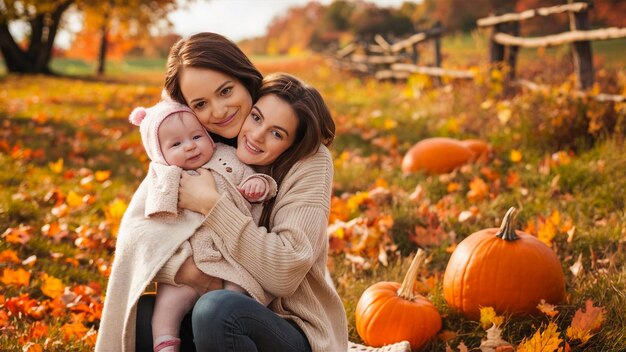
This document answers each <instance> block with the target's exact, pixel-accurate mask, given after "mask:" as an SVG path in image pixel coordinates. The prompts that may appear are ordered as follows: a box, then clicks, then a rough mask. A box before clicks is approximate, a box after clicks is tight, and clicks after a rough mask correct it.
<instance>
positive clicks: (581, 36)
mask: <svg viewBox="0 0 626 352" xmlns="http://www.w3.org/2000/svg"><path fill="white" fill-rule="evenodd" d="M589 7H590V6H589V4H588V3H586V2H576V3H569V4H566V5H560V6H552V7H543V8H539V9H533V10H527V11H524V12H521V13H508V14H504V15H500V16H490V17H487V18H481V19H479V20H478V22H477V24H478V27H483V28H491V29H492V31H491V44H490V53H489V57H490V60H491V63H492V64H498V63H506V65H507V66H508V68H509V71H508V72H509V73H508V78H509V81H513V80H514V79H515V66H516V62H517V54H518V52H519V48H540V47H550V46H556V45H564V44H572V49H573V54H574V55H573V56H574V67H575V70H576V78H577V84H578V88H580V89H587V88H590V87H591V86H592V85H593V82H594V69H593V55H592V50H591V41H595V40H607V39H616V38H626V28H615V27H613V28H601V29H595V30H591V29H590V25H589V16H588V10H589ZM564 12H567V13H568V14H569V18H570V30H569V31H566V32H563V33H559V34H554V35H547V36H543V37H537V38H527V37H520V36H519V35H520V23H521V22H522V21H524V20H528V19H531V18H533V17H536V16H550V15H554V14H559V13H564Z"/></svg>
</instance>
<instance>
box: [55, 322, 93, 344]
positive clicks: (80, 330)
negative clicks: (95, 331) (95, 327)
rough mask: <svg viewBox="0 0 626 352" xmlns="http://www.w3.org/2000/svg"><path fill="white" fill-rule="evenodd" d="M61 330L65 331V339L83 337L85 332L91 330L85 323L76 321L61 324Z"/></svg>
mask: <svg viewBox="0 0 626 352" xmlns="http://www.w3.org/2000/svg"><path fill="white" fill-rule="evenodd" d="M61 331H63V338H64V339H65V341H69V340H71V339H74V338H76V339H82V338H83V336H85V334H87V332H88V331H89V329H87V327H86V326H85V325H83V323H80V322H75V323H66V324H65V325H63V326H61Z"/></svg>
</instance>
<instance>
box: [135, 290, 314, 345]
mask: <svg viewBox="0 0 626 352" xmlns="http://www.w3.org/2000/svg"><path fill="white" fill-rule="evenodd" d="M151 301H152V302H151ZM153 305H154V297H153V296H152V297H150V296H145V295H144V296H142V297H141V299H140V300H139V303H138V307H137V351H151V350H152V328H151V320H152V307H153ZM189 330H191V331H189ZM190 337H191V338H192V339H193V342H191V341H189V339H190ZM181 340H182V345H181V351H194V349H193V345H195V350H196V351H198V352H205V351H286V352H287V351H294V352H296V351H298V352H305V351H306V352H310V351H311V346H310V345H309V341H308V340H307V338H306V335H305V334H304V332H302V330H301V329H300V328H299V327H298V326H297V325H296V324H295V323H293V322H291V321H289V320H286V319H283V318H281V317H279V316H278V315H277V314H276V313H274V312H273V311H271V310H270V309H269V308H267V307H265V306H263V305H261V304H260V303H258V302H257V301H255V300H254V299H252V298H250V297H248V296H246V295H244V294H241V293H239V292H234V291H228V290H216V291H211V292H207V293H206V294H204V295H203V296H202V297H200V299H199V300H198V302H196V305H195V306H194V308H193V311H192V313H191V314H188V315H187V317H186V318H185V319H184V320H183V323H182V325H181ZM147 343H148V345H146V344H147Z"/></svg>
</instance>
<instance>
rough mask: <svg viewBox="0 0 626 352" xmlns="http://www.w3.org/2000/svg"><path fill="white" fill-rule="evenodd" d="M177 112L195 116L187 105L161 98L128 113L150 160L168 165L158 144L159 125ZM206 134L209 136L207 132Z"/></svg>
mask: <svg viewBox="0 0 626 352" xmlns="http://www.w3.org/2000/svg"><path fill="white" fill-rule="evenodd" d="M178 112H187V113H190V114H192V115H193V116H196V114H194V112H193V111H192V110H191V109H190V108H189V107H188V106H186V105H183V104H180V103H177V102H175V101H173V100H161V101H160V102H158V103H157V104H155V105H154V106H152V107H150V108H144V107H138V108H135V110H133V112H131V113H130V116H129V118H128V119H129V121H130V122H131V123H132V124H134V125H136V126H139V131H140V132H141V141H142V142H143V146H144V148H146V153H147V154H148V157H149V158H150V160H152V161H154V162H157V163H160V164H164V165H168V163H167V162H166V161H165V158H164V157H163V152H162V151H161V145H160V144H159V135H158V133H159V127H160V126H161V124H162V123H163V121H164V120H165V119H166V118H167V117H168V116H170V115H172V114H175V113H178ZM203 130H204V129H203ZM204 131H205V132H206V130H204ZM206 134H207V136H209V133H208V132H206ZM209 139H211V136H209ZM211 141H212V139H211Z"/></svg>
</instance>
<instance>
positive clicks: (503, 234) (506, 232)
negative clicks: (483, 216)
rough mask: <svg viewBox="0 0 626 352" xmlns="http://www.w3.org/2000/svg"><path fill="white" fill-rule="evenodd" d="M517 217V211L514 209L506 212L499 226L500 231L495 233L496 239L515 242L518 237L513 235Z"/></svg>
mask: <svg viewBox="0 0 626 352" xmlns="http://www.w3.org/2000/svg"><path fill="white" fill-rule="evenodd" d="M516 216H517V209H515V207H511V208H510V209H509V211H507V212H506V214H505V215H504V218H503V219H502V224H501V225H500V229H499V230H498V233H496V236H497V237H500V238H501V239H503V240H506V241H515V240H516V239H519V237H518V236H517V235H516V234H515V217H516Z"/></svg>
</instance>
